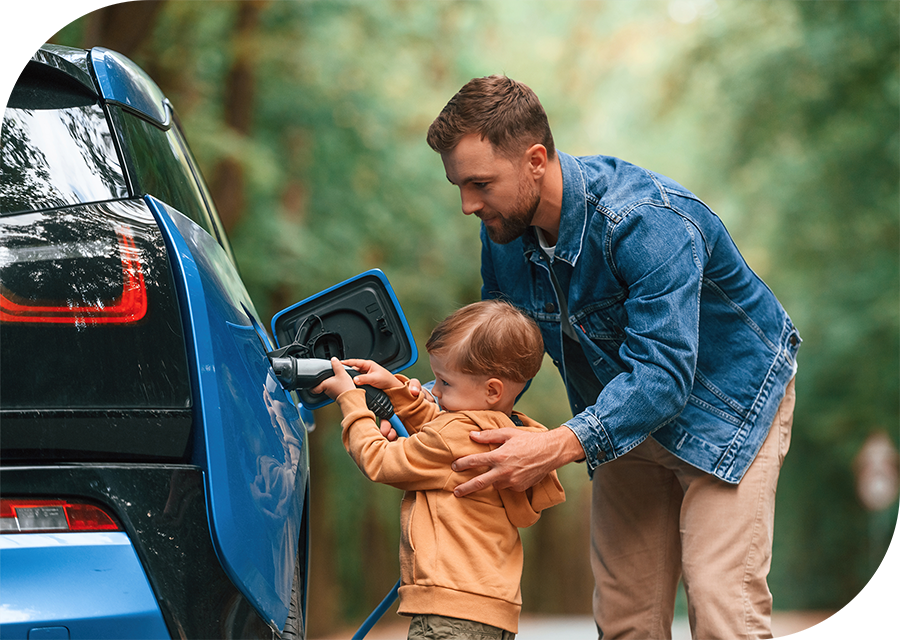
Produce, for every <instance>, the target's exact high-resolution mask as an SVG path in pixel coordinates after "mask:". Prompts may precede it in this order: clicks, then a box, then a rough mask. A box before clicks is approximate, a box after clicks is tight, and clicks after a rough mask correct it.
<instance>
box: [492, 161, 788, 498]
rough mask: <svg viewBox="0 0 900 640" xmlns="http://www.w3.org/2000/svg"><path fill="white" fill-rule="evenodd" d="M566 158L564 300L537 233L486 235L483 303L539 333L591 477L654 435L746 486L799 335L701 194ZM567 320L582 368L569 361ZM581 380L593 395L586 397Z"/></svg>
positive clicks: (644, 174) (616, 165) (560, 262)
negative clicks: (494, 304)
mask: <svg viewBox="0 0 900 640" xmlns="http://www.w3.org/2000/svg"><path fill="white" fill-rule="evenodd" d="M559 159H560V164H561V166H562V174H563V203H562V214H561V219H560V229H559V239H558V241H557V244H556V250H555V258H554V260H553V267H554V271H555V273H556V274H557V276H558V281H559V284H560V287H561V289H562V291H563V292H564V294H565V295H566V298H567V299H566V300H563V301H560V300H559V299H558V297H557V294H556V290H555V288H554V285H553V283H552V280H551V278H550V269H549V267H548V263H549V261H548V259H547V258H546V255H545V254H544V253H543V252H542V250H541V248H540V245H539V244H538V242H537V239H536V237H535V236H534V234H533V232H532V231H529V232H528V233H526V234H525V236H523V237H522V238H520V239H518V240H515V241H513V242H511V243H509V244H506V245H500V244H496V243H493V242H491V241H490V240H489V239H488V237H487V235H486V233H485V230H484V228H482V232H481V238H482V266H481V269H482V278H483V282H484V284H483V288H482V297H484V298H492V297H503V298H505V299H507V300H509V301H510V302H511V303H513V304H514V305H515V306H517V307H519V308H520V309H522V310H523V311H524V312H525V313H527V314H528V315H530V316H531V317H532V318H534V319H535V320H536V321H537V323H538V325H539V326H540V329H541V333H542V335H543V338H544V343H545V349H546V351H547V353H548V354H549V355H550V356H551V357H552V358H553V361H554V364H556V366H557V367H558V368H559V369H560V372H561V373H562V375H563V379H564V380H565V381H566V388H567V391H568V395H569V403H570V405H571V407H572V412H573V415H574V417H573V418H572V419H571V420H569V421H568V422H566V426H568V427H569V428H571V429H572V431H574V432H575V435H576V436H577V437H578V439H579V441H580V442H581V445H582V446H583V447H584V451H585V454H586V462H587V466H588V471H589V473H590V474H591V475H593V471H594V469H596V467H597V466H598V465H600V464H602V463H604V462H608V461H610V460H613V459H615V458H617V457H619V456H621V455H624V454H625V453H627V452H628V451H630V450H631V449H633V448H634V447H636V446H637V445H639V444H640V443H641V442H643V441H644V440H645V439H646V438H647V437H648V436H652V437H653V438H654V439H655V440H656V441H658V442H659V443H660V444H661V445H662V446H663V447H665V448H666V449H667V450H669V451H670V452H672V453H673V454H674V455H675V456H677V457H678V458H680V459H682V460H684V461H685V462H687V463H689V464H691V465H693V466H695V467H697V468H699V469H702V470H703V471H706V472H708V473H711V474H714V475H715V476H717V477H719V478H721V479H723V480H725V481H726V482H729V483H733V484H736V483H738V482H739V481H740V479H741V478H742V477H743V475H744V473H745V472H746V471H747V468H748V467H749V466H750V463H751V462H753V459H754V458H755V457H756V454H757V452H758V451H759V449H760V447H761V446H762V443H763V441H764V440H765V438H766V435H767V433H768V430H769V426H770V425H771V423H772V421H773V419H774V417H775V413H776V411H777V409H778V405H779V404H780V402H781V399H782V397H783V395H784V391H785V388H786V386H787V384H788V382H790V379H791V378H792V377H793V375H794V372H795V370H796V356H797V349H798V347H799V344H800V336H799V334H798V333H797V331H796V329H795V328H794V326H793V324H792V323H791V320H790V318H789V317H788V315H787V313H786V312H785V311H784V309H783V308H782V306H781V304H780V303H779V302H778V300H777V299H776V298H775V295H774V294H773V293H772V291H771V290H770V289H769V288H768V287H767V286H766V285H765V283H763V281H762V280H761V279H760V278H759V277H758V276H757V275H756V274H755V273H753V271H751V269H750V267H748V266H747V264H746V262H745V261H744V259H743V258H742V257H741V255H740V253H739V252H738V249H737V247H736V246H735V244H734V242H733V241H732V239H731V237H730V236H729V235H728V232H727V231H726V230H725V227H724V225H723V224H722V222H721V221H720V220H719V218H718V217H717V216H716V215H715V214H714V213H713V212H712V211H711V210H710V209H709V208H708V207H707V206H706V205H705V204H703V203H702V202H701V201H700V200H699V199H698V198H697V197H696V196H695V195H693V194H692V193H690V192H689V191H687V190H686V189H685V188H683V187H682V186H680V185H678V184H676V183H675V182H673V181H672V180H670V179H668V178H666V177H664V176H661V175H658V174H655V173H652V172H650V171H647V170H645V169H642V168H640V167H637V166H635V165H633V164H630V163H627V162H623V161H622V160H619V159H617V158H612V157H607V156H590V157H579V158H576V157H573V156H569V155H566V154H563V153H559ZM565 303H567V304H565ZM561 308H563V309H566V308H567V311H568V318H569V322H570V324H571V327H572V328H574V334H575V335H576V337H577V341H578V344H580V347H581V352H582V354H583V355H582V354H579V357H578V358H573V357H572V356H571V355H569V356H568V358H567V359H564V358H563V333H562V327H561V315H560V309H561ZM571 344H575V343H574V342H572V343H571ZM570 352H571V350H570ZM576 352H577V347H576ZM567 367H568V371H567ZM579 368H581V369H584V370H583V371H578V369H579ZM591 373H593V376H596V379H594V377H593V376H591V375H590V374H591ZM585 376H587V377H590V379H591V380H592V381H593V383H594V385H595V387H594V390H593V391H591V392H586V391H584V389H585V385H584V384H576V380H577V379H579V378H582V379H583V378H584V377H585ZM585 395H588V396H589V397H584V396H585Z"/></svg>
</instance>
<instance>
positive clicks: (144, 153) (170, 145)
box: [116, 109, 216, 238]
mask: <svg viewBox="0 0 900 640" xmlns="http://www.w3.org/2000/svg"><path fill="white" fill-rule="evenodd" d="M116 111H117V113H116V118H117V120H118V122H119V123H120V124H121V129H122V137H123V138H124V147H125V153H126V155H127V156H128V163H129V166H130V167H131V168H132V171H133V173H134V175H133V179H134V182H135V187H136V188H137V189H138V190H139V191H140V193H142V194H149V195H151V196H154V197H155V198H157V199H159V200H162V201H163V202H165V203H166V204H168V205H170V206H172V207H174V208H175V209H178V211H180V212H181V213H183V214H184V215H186V216H187V217H189V218H190V219H191V220H193V221H194V222H196V223H197V224H199V225H200V226H201V227H203V228H204V229H206V231H207V232H209V233H210V234H211V235H212V236H213V237H214V238H215V237H216V234H215V232H214V231H213V229H212V225H211V223H210V221H209V215H208V213H207V210H206V204H205V202H204V199H203V194H202V193H201V191H200V187H199V186H198V185H197V181H196V180H195V178H194V175H193V173H192V172H191V168H190V162H189V160H188V157H187V154H186V153H185V151H184V147H183V146H182V145H181V144H180V141H179V139H178V135H177V133H176V130H175V128H174V127H172V128H170V129H169V130H168V131H164V130H162V129H160V128H159V127H157V126H156V125H154V124H152V123H150V122H148V121H147V120H144V119H142V118H140V117H138V116H136V115H134V114H132V113H129V112H127V111H125V110H122V109H117V110H116Z"/></svg>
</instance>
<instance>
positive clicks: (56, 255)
mask: <svg viewBox="0 0 900 640" xmlns="http://www.w3.org/2000/svg"><path fill="white" fill-rule="evenodd" d="M116 236H117V242H116V245H117V250H118V260H119V266H118V267H114V271H115V272H116V273H113V274H111V275H110V276H107V277H99V278H98V277H97V276H96V275H95V274H94V273H93V272H92V271H91V270H90V266H89V267H88V268H87V269H86V268H85V267H84V266H82V265H80V264H78V263H91V262H97V259H100V258H105V259H107V260H108V258H109V253H110V251H109V250H108V249H106V248H105V246H104V243H102V242H96V241H94V242H82V243H60V244H56V245H53V244H50V245H44V246H38V247H28V246H25V247H15V248H10V247H6V248H5V249H4V250H3V251H2V252H0V266H13V265H15V264H20V265H27V264H29V263H31V264H36V265H38V264H39V265H46V264H53V265H54V271H53V276H52V277H53V278H57V279H67V281H68V282H69V285H70V286H72V287H73V288H76V290H83V288H82V287H81V286H79V285H80V283H79V282H78V279H79V278H87V280H85V282H84V283H83V284H84V285H85V288H86V286H87V285H88V284H91V285H92V286H95V285H96V284H97V282H98V281H100V282H109V283H110V287H111V288H113V291H110V293H112V294H113V296H112V297H108V298H106V297H100V296H96V297H94V298H93V299H92V300H90V303H89V304H86V302H88V300H83V299H82V300H78V299H76V298H74V297H72V298H68V299H66V300H62V301H54V300H48V299H31V298H26V297H24V296H20V295H16V294H15V293H13V291H12V290H11V289H10V288H9V287H8V286H5V285H4V284H3V283H2V282H0V321H3V322H27V323H57V324H123V323H132V322H137V321H139V320H140V319H142V318H143V317H144V316H145V315H146V313H147V289H146V286H145V283H144V272H143V269H142V266H141V261H140V255H139V252H138V250H137V247H136V246H135V242H134V237H133V235H132V231H131V229H130V228H129V227H128V226H126V225H119V226H117V228H116ZM113 255H115V254H113ZM64 264H72V265H74V266H71V267H69V268H68V269H66V268H63V267H62V265H64ZM42 268H43V267H42ZM101 276H102V274H101ZM21 277H22V276H21V275H20V276H19V278H20V279H21ZM47 279H48V276H47V275H46V274H45V273H42V272H41V271H40V270H38V269H36V270H35V271H34V276H33V279H32V280H31V281H30V284H31V285H35V284H36V283H37V282H39V281H40V280H47ZM26 282H29V281H27V280H26ZM85 297H88V296H85Z"/></svg>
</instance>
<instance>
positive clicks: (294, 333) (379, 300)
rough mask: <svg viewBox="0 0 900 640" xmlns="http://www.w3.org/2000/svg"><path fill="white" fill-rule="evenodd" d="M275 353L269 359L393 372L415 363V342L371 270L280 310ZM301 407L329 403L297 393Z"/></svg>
mask: <svg viewBox="0 0 900 640" xmlns="http://www.w3.org/2000/svg"><path fill="white" fill-rule="evenodd" d="M272 333H273V335H274V336H275V344H276V345H277V346H278V349H276V350H275V351H272V352H270V353H269V357H270V358H274V357H284V356H293V357H295V358H323V359H326V360H327V359H329V358H331V357H337V358H340V359H345V358H360V359H365V360H374V361H375V362H377V363H378V364H380V365H381V366H383V367H384V368H385V369H388V370H389V371H392V372H394V373H396V372H398V371H402V370H403V369H405V368H406V367H408V366H410V365H411V364H413V363H414V362H415V361H416V358H417V357H418V352H417V349H416V343H415V340H414V339H413V336H412V332H411V331H410V329H409V324H408V323H407V321H406V317H405V316H404V315H403V309H401V308H400V303H399V301H398V300H397V296H396V295H395V294H394V290H393V289H392V288H391V285H390V283H389V282H388V279H387V276H385V274H384V272H382V271H381V270H380V269H372V270H370V271H366V272H365V273H361V274H360V275H358V276H356V277H354V278H350V279H349V280H345V281H344V282H342V283H340V284H337V285H335V286H333V287H331V288H329V289H326V290H325V291H322V292H321V293H318V294H316V295H314V296H311V297H309V298H307V299H305V300H302V301H301V302H298V303H297V304H295V305H293V306H290V307H288V308H287V309H284V310H283V311H279V312H278V313H276V314H275V316H274V317H273V318H272ZM297 393H298V395H299V396H300V400H301V401H302V402H303V405H304V406H305V407H307V408H308V409H318V408H319V407H322V406H324V405H326V404H328V403H329V402H331V400H330V399H329V398H328V396H325V395H323V394H314V393H312V392H311V391H310V390H309V389H298V390H297Z"/></svg>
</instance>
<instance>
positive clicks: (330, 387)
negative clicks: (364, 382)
mask: <svg viewBox="0 0 900 640" xmlns="http://www.w3.org/2000/svg"><path fill="white" fill-rule="evenodd" d="M351 366H352V365H351ZM331 368H332V369H333V370H334V375H333V376H331V377H330V378H326V379H325V380H323V381H322V383H321V384H319V385H318V386H317V387H316V388H314V389H313V390H312V391H313V393H324V394H325V395H327V396H328V397H329V398H331V399H332V400H334V399H335V398H337V397H338V396H339V395H341V394H342V393H344V392H345V391H350V390H351V389H356V384H355V383H354V382H353V378H351V377H350V374H349V373H347V370H346V369H345V368H344V365H343V364H341V361H340V360H338V359H337V358H332V359H331Z"/></svg>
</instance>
